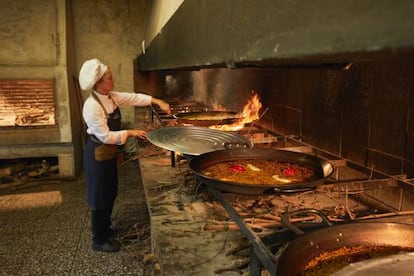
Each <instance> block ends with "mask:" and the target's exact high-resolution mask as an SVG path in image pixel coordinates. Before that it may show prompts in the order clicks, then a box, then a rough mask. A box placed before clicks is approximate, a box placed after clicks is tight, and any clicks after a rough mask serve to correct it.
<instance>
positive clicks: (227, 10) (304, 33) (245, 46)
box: [135, 0, 414, 71]
mask: <svg viewBox="0 0 414 276" xmlns="http://www.w3.org/2000/svg"><path fill="white" fill-rule="evenodd" d="M413 14H414V1H412V0H398V1H395V0H363V1H361V0H347V1H343V0H331V1H324V0H308V1H303V0H259V1H257V0H256V1H253V0H225V1H223V0H187V1H184V2H183V3H182V4H181V6H180V7H179V8H178V10H177V11H176V12H175V14H174V15H173V16H172V17H171V18H170V20H169V21H168V22H167V24H166V25H165V26H164V28H163V29H162V30H161V32H160V33H159V34H158V35H157V36H155V38H154V39H153V40H152V41H151V42H150V44H149V45H147V48H146V49H145V51H144V53H142V54H141V55H140V56H138V57H137V59H136V60H135V62H136V65H137V68H138V70H141V71H152V70H171V69H200V68H209V67H229V68H235V67H244V66H286V65H288V66H290V65H297V64H300V65H306V64H311V65H315V64H324V63H345V62H354V61H364V60H375V59H381V58H389V57H403V58H404V59H406V58H407V57H410V58H412V57H413V53H414V51H413V50H414V34H413V30H414V16H413Z"/></svg>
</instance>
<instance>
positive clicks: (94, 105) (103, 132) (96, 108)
mask: <svg viewBox="0 0 414 276" xmlns="http://www.w3.org/2000/svg"><path fill="white" fill-rule="evenodd" d="M92 93H95V95H96V96H98V98H99V99H100V101H101V102H102V104H103V105H104V107H105V109H106V111H107V112H108V114H110V113H112V112H113V111H114V110H115V108H116V105H117V106H125V105H132V106H148V105H150V104H151V100H152V96H150V95H146V94H142V93H128V92H115V91H112V92H110V93H109V95H110V97H109V96H107V95H101V94H99V93H97V92H95V91H92ZM111 98H112V99H111ZM112 100H113V101H112ZM114 102H115V103H116V105H115V104H114ZM82 115H83V119H84V120H85V123H86V125H87V127H88V128H87V130H86V132H87V133H88V134H90V135H95V136H96V138H98V139H99V140H100V141H101V142H102V143H104V144H116V145H123V144H125V142H126V140H127V139H128V135H127V131H126V130H119V131H111V130H109V127H108V124H107V118H106V115H105V111H104V110H103V109H102V106H101V105H100V104H99V103H98V101H97V100H96V99H94V98H93V96H92V95H90V96H89V97H88V98H87V99H86V100H85V103H84V105H83V110H82Z"/></svg>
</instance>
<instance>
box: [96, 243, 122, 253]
mask: <svg viewBox="0 0 414 276" xmlns="http://www.w3.org/2000/svg"><path fill="white" fill-rule="evenodd" d="M119 249H121V244H120V243H119V242H118V241H116V240H108V241H106V242H105V243H103V244H97V243H92V250H94V251H102V252H117V251H119Z"/></svg>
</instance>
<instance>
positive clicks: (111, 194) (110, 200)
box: [84, 107, 121, 210]
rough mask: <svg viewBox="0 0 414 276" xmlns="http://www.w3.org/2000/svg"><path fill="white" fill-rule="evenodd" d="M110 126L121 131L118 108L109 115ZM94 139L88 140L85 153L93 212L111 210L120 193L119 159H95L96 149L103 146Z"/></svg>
mask: <svg viewBox="0 0 414 276" xmlns="http://www.w3.org/2000/svg"><path fill="white" fill-rule="evenodd" d="M108 126H109V129H110V130H112V131H117V130H120V129H121V111H120V110H119V108H118V107H117V108H116V109H115V110H114V112H113V113H111V114H108ZM101 144H102V143H99V142H98V140H97V139H96V138H95V139H93V137H90V138H89V139H88V142H87V144H86V147H85V152H84V166H85V174H86V183H87V202H88V204H89V206H90V207H91V208H92V209H93V210H97V209H104V208H110V209H112V207H113V205H114V201H115V198H116V196H117V193H118V168H117V158H116V156H115V157H114V158H113V159H110V160H106V161H97V160H96V159H95V147H97V146H99V145H101Z"/></svg>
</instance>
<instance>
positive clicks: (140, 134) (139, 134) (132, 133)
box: [128, 129, 147, 139]
mask: <svg viewBox="0 0 414 276" xmlns="http://www.w3.org/2000/svg"><path fill="white" fill-rule="evenodd" d="M128 136H129V137H136V138H141V139H146V138H147V132H146V131H145V130H140V129H131V130H128Z"/></svg>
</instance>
